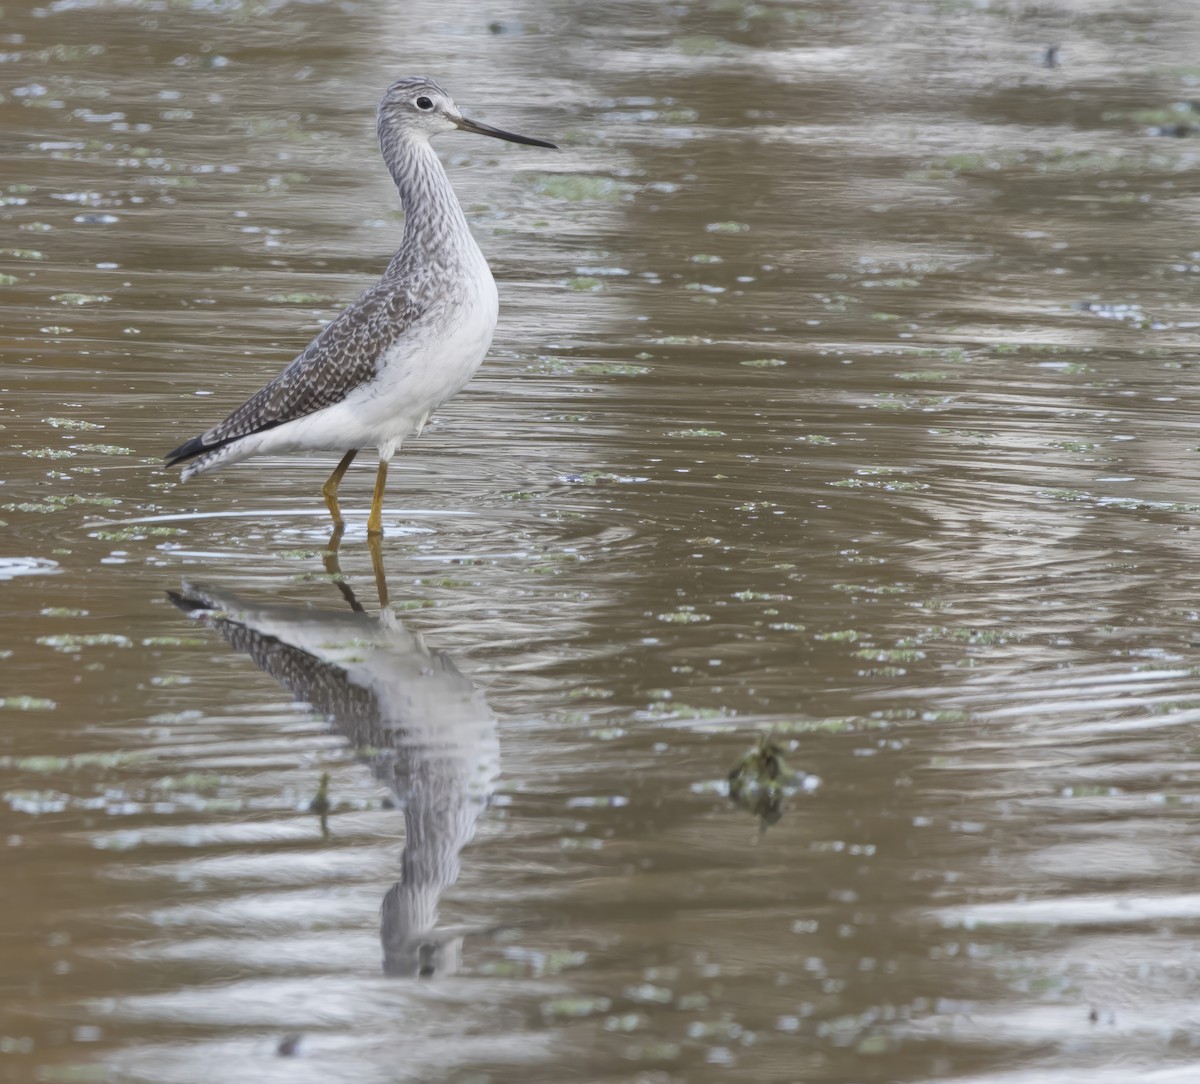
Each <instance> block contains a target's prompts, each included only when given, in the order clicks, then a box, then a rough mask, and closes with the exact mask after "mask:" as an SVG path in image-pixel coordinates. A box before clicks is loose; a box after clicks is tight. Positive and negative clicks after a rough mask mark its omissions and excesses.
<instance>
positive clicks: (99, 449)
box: [71, 444, 134, 455]
mask: <svg viewBox="0 0 1200 1084" xmlns="http://www.w3.org/2000/svg"><path fill="white" fill-rule="evenodd" d="M71 447H72V448H74V449H75V451H77V452H92V453H93V454H95V455H133V454H134V451H133V449H132V448H126V447H125V446H124V445H123V444H72V445H71Z"/></svg>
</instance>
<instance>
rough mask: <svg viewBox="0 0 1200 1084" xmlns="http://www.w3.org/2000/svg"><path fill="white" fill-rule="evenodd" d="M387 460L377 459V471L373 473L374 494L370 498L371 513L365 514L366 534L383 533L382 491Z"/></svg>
mask: <svg viewBox="0 0 1200 1084" xmlns="http://www.w3.org/2000/svg"><path fill="white" fill-rule="evenodd" d="M387 468H388V461H387V460H386V459H381V460H380V461H379V473H378V474H376V475H375V495H374V496H373V497H372V498H371V514H370V515H369V516H367V534H368V535H381V534H383V491H384V490H385V489H386V488H387Z"/></svg>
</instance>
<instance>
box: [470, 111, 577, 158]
mask: <svg viewBox="0 0 1200 1084" xmlns="http://www.w3.org/2000/svg"><path fill="white" fill-rule="evenodd" d="M455 123H457V124H458V126H459V128H461V129H462V130H463V131H464V132H475V133H476V134H477V135H485V136H491V137H492V138H493V139H507V140H508V141H509V143H527V144H529V146H531V147H549V148H550V149H551V150H552V151H556V150H558V146H557V144H554V143H547V142H546V141H545V140H544V139H534V138H533V137H532V136H523V135H514V134H513V133H512V132H502V131H501V130H500V129H499V128H493V127H492V126H491V125H490V124H480V123H479V121H477V120H468V119H467V118H466V117H461V118H459V120H458V121H456V122H455Z"/></svg>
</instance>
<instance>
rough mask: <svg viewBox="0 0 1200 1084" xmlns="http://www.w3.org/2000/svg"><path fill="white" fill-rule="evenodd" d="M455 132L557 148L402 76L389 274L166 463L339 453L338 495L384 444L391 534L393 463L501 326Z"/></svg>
mask: <svg viewBox="0 0 1200 1084" xmlns="http://www.w3.org/2000/svg"><path fill="white" fill-rule="evenodd" d="M455 129H458V130H460V131H464V132H475V133H477V134H479V135H486V136H493V137H494V138H496V139H506V140H508V141H509V142H512V143H527V144H530V145H532V146H535V147H550V148H551V149H555V145H554V144H553V143H547V142H545V141H544V140H541V139H532V138H530V137H529V136H521V135H513V134H512V133H511V132H503V131H501V130H500V129H499V128H492V127H489V126H488V125H486V124H480V123H479V122H478V121H473V120H468V119H467V118H466V117H464V116H463V115H462V113H461V112H460V111H459V108H458V106H456V105H455V104H454V101H453V99H452V98H451V97H450V95H449V94H447V93H446V92H445V91H444V90H443V89H442V88H441V86H439V85H438V83H436V82H435V81H434V80H432V79H427V78H424V77H412V78H407V79H400V80H398V81H397V82H395V83H393V84H392V85H391V86H390V87H388V89H387V92H386V93H385V94H384V96H383V99H382V101H381V102H380V103H379V114H378V132H379V146H380V149H381V150H382V151H383V159H384V161H385V162H386V163H387V167H388V170H389V171H390V172H391V174H392V179H393V180H394V181H395V182H396V188H397V189H399V192H400V201H401V203H402V205H403V207H404V237H403V240H402V241H401V244H400V249H399V251H398V252H397V253H396V255H395V256H394V257H393V258H392V261H391V263H389V264H388V267H387V270H386V271H385V272H384V273H383V277H382V278H381V279H380V280H379V281H378V282H377V283H376V284H375V285H374V286H372V287H371V288H370V289H369V290H367V291H366V292H365V293H363V294H362V295H361V296H360V297H359V298H358V299H357V300H356V301H355V302H354V303H353V304H352V305H350V306H349V308H347V309H345V310H344V311H343V312H342V313H341V314H340V315H339V316H337V317H336V318H335V319H334V320H333V321H331V322H330V323H329V324H327V325H326V326H325V327H324V328H323V329H322V331H321V333H320V334H319V335H318V336H317V337H316V338H315V339H313V341H312V342H311V343H309V344H308V346H307V347H306V348H305V350H304V351H303V353H301V354H300V356H299V357H297V358H296V359H295V361H293V362H292V363H291V364H290V365H289V366H288V367H287V368H286V369H284V370H283V372H281V373H280V374H279V375H278V376H277V377H276V378H275V379H274V380H272V381H271V382H270V383H269V384H267V385H266V386H265V387H263V388H260V389H259V390H258V391H257V392H255V393H254V394H253V395H252V396H251V397H250V398H249V399H247V400H246V402H244V403H243V404H242V405H241V406H240V407H238V408H237V409H236V410H235V411H234V412H233V413H232V414H230V415H229V417H227V418H226V419H225V420H224V421H223V422H220V423H218V424H217V425H214V426H213V427H212V428H211V429H209V430H208V431H207V432H206V433H202V434H201V435H200V436H198V437H193V438H192V439H191V440H189V441H187V443H185V444H181V445H180V446H179V447H178V448H176V449H175V450H174V451H173V452H170V453H169V454H168V455H167V456H166V457H165V458H166V461H167V465H168V466H174V465H175V464H177V463H184V462H186V463H187V465H186V466H185V467H184V468H183V480H184V481H187V480H188V479H189V478H190V477H191V476H192V475H193V474H199V473H200V472H201V471H206V470H212V469H214V468H216V467H223V466H226V465H228V464H230V463H237V462H238V461H240V460H242V459H248V458H249V457H250V456H254V455H274V454H277V453H282V452H299V451H335V452H342V453H343V455H342V460H341V462H340V463H338V465H337V467H336V468H335V469H334V471H333V473H332V474H331V475H330V476H329V479H328V481H326V483H325V485H324V487H323V489H322V491H321V492H322V494H323V495H324V497H325V503H326V505H327V506H328V508H329V514H330V515H331V516H332V517H333V522H334V527H335V531H339V532H340V530H341V528H342V526H343V520H342V514H341V510H340V509H339V507H338V500H337V493H338V486H339V485H340V484H341V481H342V478H343V476H344V475H345V473H346V471H347V470H348V469H349V467H350V464H351V462H352V461H353V459H354V457H355V456H356V455H357V454H358V452H359V451H360V449H362V448H367V447H374V448H377V449H378V450H379V471H378V474H377V475H376V477H375V493H374V496H373V498H372V501H371V513H370V515H369V516H368V518H367V533H368V535H371V536H377V535H380V534H382V533H383V493H384V488H385V486H386V484H387V468H388V462H389V461H390V460H391V458H392V456H393V455H395V453H396V450H397V449H398V448H399V447H400V445H401V444H402V443H403V442H404V441H405V440H406V439H408V438H409V437H414V436H417V435H418V434H419V433H420V432H421V429H422V428H423V427H424V425H425V423H426V422H427V421H428V420H429V416H430V414H432V413H433V412H434V411H435V410H436V409H437V408H438V407H439V406H441V405H442V404H443V403H444V402H445V401H446V400H447V399H449V398H450V397H451V396H452V395H454V394H455V393H456V392H457V391H459V390H460V389H461V388H462V386H463V385H464V384H466V383H467V381H468V380H470V379H471V377H472V376H473V375H474V373H475V370H476V369H478V368H479V365H480V363H481V362H482V361H483V358H484V355H485V354H486V353H487V350H488V346H489V345H490V344H491V341H492V332H493V331H494V330H495V328H496V316H497V311H498V300H497V296H496V283H495V281H494V280H493V278H492V273H491V270H490V269H489V268H488V265H487V261H486V260H485V259H484V258H483V253H482V252H480V251H479V246H478V245H477V244H476V243H475V238H474V237H472V236H471V231H470V229H469V228H468V226H467V220H466V217H465V216H464V215H463V211H462V207H461V206H460V205H459V202H458V199H457V197H456V196H455V195H454V189H453V188H451V186H450V181H449V178H447V176H446V171H445V170H444V169H443V168H442V164H441V162H439V161H438V157H437V155H436V154H435V153H434V151H433V148H432V147H431V146H430V143H429V140H430V138H431V137H433V136H435V135H439V134H440V133H442V132H452V131H454V130H455Z"/></svg>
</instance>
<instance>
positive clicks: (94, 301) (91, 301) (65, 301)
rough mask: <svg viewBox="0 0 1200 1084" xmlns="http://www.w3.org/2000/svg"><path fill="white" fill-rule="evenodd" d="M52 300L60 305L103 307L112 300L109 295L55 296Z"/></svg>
mask: <svg viewBox="0 0 1200 1084" xmlns="http://www.w3.org/2000/svg"><path fill="white" fill-rule="evenodd" d="M50 300H51V301H57V302H58V303H59V304H60V305H102V304H104V302H106V301H111V300H112V298H111V297H109V296H108V294H53V295H51V297H50Z"/></svg>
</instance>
